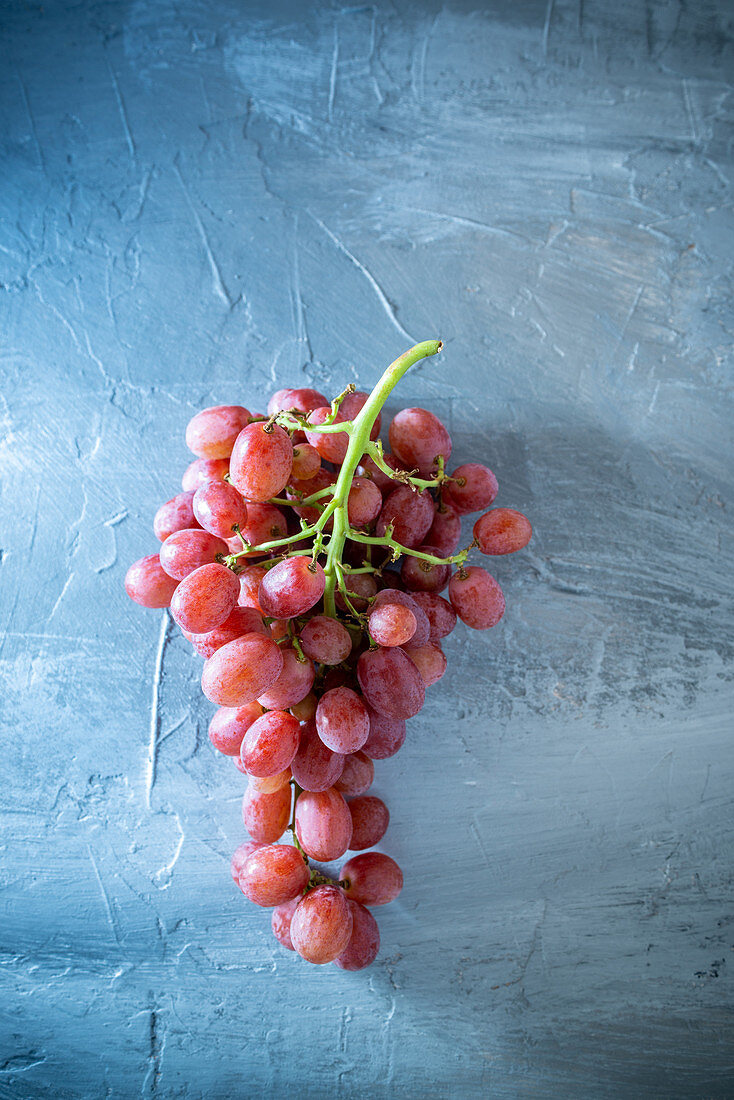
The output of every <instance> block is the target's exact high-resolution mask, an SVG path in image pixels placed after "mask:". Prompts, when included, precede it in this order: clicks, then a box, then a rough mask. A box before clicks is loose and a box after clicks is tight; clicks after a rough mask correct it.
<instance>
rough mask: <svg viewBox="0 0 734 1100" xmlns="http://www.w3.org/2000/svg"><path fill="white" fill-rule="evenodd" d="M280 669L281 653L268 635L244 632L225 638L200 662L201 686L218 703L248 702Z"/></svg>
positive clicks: (276, 677) (263, 688) (208, 696)
mask: <svg viewBox="0 0 734 1100" xmlns="http://www.w3.org/2000/svg"><path fill="white" fill-rule="evenodd" d="M282 670H283V655H282V653H281V652H280V650H279V649H278V646H277V645H276V644H275V642H274V641H273V640H272V639H271V638H265V637H264V636H263V635H262V634H245V635H244V637H242V638H235V640H234V641H233V642H227V644H226V645H223V646H222V647H221V648H220V649H218V650H217V651H216V653H213V654H212V655H211V657H210V658H209V659H208V660H207V662H206V664H205V665H204V671H203V673H202V676H201V688H202V691H203V692H204V694H205V695H206V697H207V699H210V700H211V701H212V703H218V704H219V706H222V707H240V706H243V705H244V704H245V703H252V702H254V701H255V699H257V697H258V695H262V694H263V693H264V692H266V691H267V690H268V688H269V687H272V685H273V684H274V683H275V681H276V680H277V679H278V677H279V676H280V674H281V672H282Z"/></svg>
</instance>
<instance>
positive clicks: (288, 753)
mask: <svg viewBox="0 0 734 1100" xmlns="http://www.w3.org/2000/svg"><path fill="white" fill-rule="evenodd" d="M300 739H301V727H300V724H299V722H298V719H297V718H294V717H293V715H292V714H288V712H287V711H283V710H270V711H268V712H267V714H263V715H261V717H260V718H258V719H257V720H256V721H255V722H253V723H252V725H251V726H250V728H249V729H248V731H247V733H246V734H245V736H244V739H243V741H242V747H241V748H240V758H241V760H242V763H243V764H244V765H245V769H246V771H247V772H248V774H249V775H255V776H257V777H258V778H262V779H265V778H268V777H269V776H273V775H277V774H278V772H282V771H284V770H285V768H288V767H290V763H291V761H292V759H293V757H294V756H295V755H296V750H297V749H298V744H299V742H300Z"/></svg>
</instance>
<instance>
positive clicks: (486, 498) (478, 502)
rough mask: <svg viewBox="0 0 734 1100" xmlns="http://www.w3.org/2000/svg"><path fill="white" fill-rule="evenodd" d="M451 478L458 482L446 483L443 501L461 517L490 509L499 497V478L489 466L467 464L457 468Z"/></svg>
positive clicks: (443, 489)
mask: <svg viewBox="0 0 734 1100" xmlns="http://www.w3.org/2000/svg"><path fill="white" fill-rule="evenodd" d="M451 477H452V478H456V480H455V481H446V482H444V484H443V487H442V493H443V499H444V500H445V501H446V503H447V504H450V505H451V507H452V508H453V509H454V511H455V512H457V513H458V514H459V515H460V516H464V515H466V514H467V512H479V511H481V510H482V508H489V506H490V504H491V503H492V501H493V500H494V498H495V497H496V496H497V492H498V489H499V486H498V485H497V478H496V477H495V476H494V474H493V473H492V471H491V470H490V469H489V467H488V466H482V464H481V463H480V462H466V463H465V464H464V465H463V466H457V467H456V469H455V470H454V471H453V473H452V474H451Z"/></svg>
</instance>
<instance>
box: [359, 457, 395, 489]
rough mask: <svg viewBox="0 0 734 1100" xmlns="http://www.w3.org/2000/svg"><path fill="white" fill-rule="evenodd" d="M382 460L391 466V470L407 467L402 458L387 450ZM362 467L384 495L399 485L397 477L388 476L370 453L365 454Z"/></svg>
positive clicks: (361, 463) (364, 472)
mask: <svg viewBox="0 0 734 1100" xmlns="http://www.w3.org/2000/svg"><path fill="white" fill-rule="evenodd" d="M382 460H383V462H384V463H385V465H386V466H389V467H390V469H391V470H404V469H405V467H404V465H403V463H402V462H401V461H400V459H398V458H396V457H395V455H391V454H389V453H388V452H387V451H385V452H384V453H383V455H382ZM360 469H361V470H362V472H363V474H364V475H365V476H366V477H369V478H371V480H372V481H374V483H375V485H376V486H377V488H378V489H379V490H380V493H381V494H382V495H383V496H387V495H388V494H389V493H391V492H392V491H393V489H396V488H397V486H398V480H397V479H396V478H391V477H388V476H387V474H386V473H384V472H383V471H382V470H381V469H380V467H379V466H378V465H377V463H376V462H375V461H374V460H373V459H371V458H370V457H369V456H368V455H364V456H363V458H362V460H361V462H360Z"/></svg>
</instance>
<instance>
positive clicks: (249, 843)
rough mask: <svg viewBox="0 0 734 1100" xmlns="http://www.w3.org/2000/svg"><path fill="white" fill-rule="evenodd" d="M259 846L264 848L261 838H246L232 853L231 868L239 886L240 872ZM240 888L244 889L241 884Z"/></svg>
mask: <svg viewBox="0 0 734 1100" xmlns="http://www.w3.org/2000/svg"><path fill="white" fill-rule="evenodd" d="M258 848H262V844H261V843H260V841H259V840H246V841H245V843H244V844H240V845H238V847H237V848H235V850H234V852H233V853H232V859H231V861H230V864H229V869H230V871H231V874H232V878H233V879H234V881H235V882H236V883H237V885H238V886H239V885H240V872H241V871H242V868H243V867H244V866H245V864H246V863H247V861H248V859H249V858H250V856H251V855H252V853H253V852H255V851H257V849H258ZM240 889H242V887H241V886H240Z"/></svg>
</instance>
